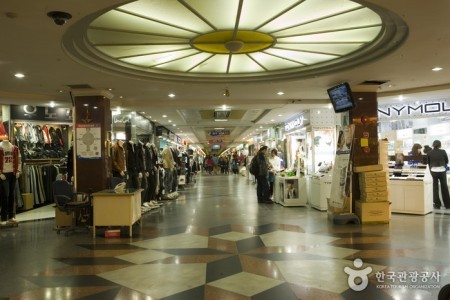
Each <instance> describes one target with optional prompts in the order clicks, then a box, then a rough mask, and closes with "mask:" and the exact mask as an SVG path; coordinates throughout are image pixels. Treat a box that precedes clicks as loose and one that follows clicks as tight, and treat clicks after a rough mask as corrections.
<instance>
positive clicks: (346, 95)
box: [327, 82, 355, 113]
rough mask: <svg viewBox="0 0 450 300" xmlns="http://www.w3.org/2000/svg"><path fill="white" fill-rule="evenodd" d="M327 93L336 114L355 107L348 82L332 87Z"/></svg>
mask: <svg viewBox="0 0 450 300" xmlns="http://www.w3.org/2000/svg"><path fill="white" fill-rule="evenodd" d="M327 92H328V97H330V101H331V104H332V105H333V108H334V111H335V112H337V113H339V112H343V111H347V110H351V109H352V108H353V107H355V101H354V100H353V96H352V91H351V89H350V86H349V85H348V83H347V82H344V83H341V84H339V85H336V86H334V87H331V88H329V89H328V90H327Z"/></svg>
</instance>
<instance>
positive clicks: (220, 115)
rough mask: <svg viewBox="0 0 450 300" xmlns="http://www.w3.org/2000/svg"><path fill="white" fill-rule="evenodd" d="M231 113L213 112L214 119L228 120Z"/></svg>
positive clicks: (227, 111)
mask: <svg viewBox="0 0 450 300" xmlns="http://www.w3.org/2000/svg"><path fill="white" fill-rule="evenodd" d="M230 113H231V111H229V110H216V111H215V112H214V119H228V117H229V116H230Z"/></svg>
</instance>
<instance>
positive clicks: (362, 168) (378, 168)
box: [353, 165, 383, 173]
mask: <svg viewBox="0 0 450 300" xmlns="http://www.w3.org/2000/svg"><path fill="white" fill-rule="evenodd" d="M381 170H383V165H370V166H359V167H353V172H355V173H362V172H372V171H381Z"/></svg>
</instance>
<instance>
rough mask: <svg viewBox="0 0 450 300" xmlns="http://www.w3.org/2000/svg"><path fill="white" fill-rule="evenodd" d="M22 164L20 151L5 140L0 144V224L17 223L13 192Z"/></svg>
mask: <svg viewBox="0 0 450 300" xmlns="http://www.w3.org/2000/svg"><path fill="white" fill-rule="evenodd" d="M21 171H22V163H21V157H20V151H19V148H18V147H17V146H14V145H13V144H11V143H10V142H9V140H8V139H5V140H3V141H2V142H1V144H0V181H1V184H0V195H1V209H2V213H1V224H2V225H6V224H8V223H10V224H11V223H17V220H16V218H15V207H14V205H15V202H14V190H15V187H16V182H17V178H19V177H20V173H21Z"/></svg>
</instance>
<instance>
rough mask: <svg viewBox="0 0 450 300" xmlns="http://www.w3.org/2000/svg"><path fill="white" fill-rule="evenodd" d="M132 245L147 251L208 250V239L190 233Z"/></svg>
mask: <svg viewBox="0 0 450 300" xmlns="http://www.w3.org/2000/svg"><path fill="white" fill-rule="evenodd" d="M132 245H135V246H138V247H142V248H147V249H178V248H207V247H208V237H206V236H200V235H195V234H189V233H180V234H175V235H171V236H164V237H159V238H155V239H151V240H146V241H140V242H136V243H133V244H132Z"/></svg>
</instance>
